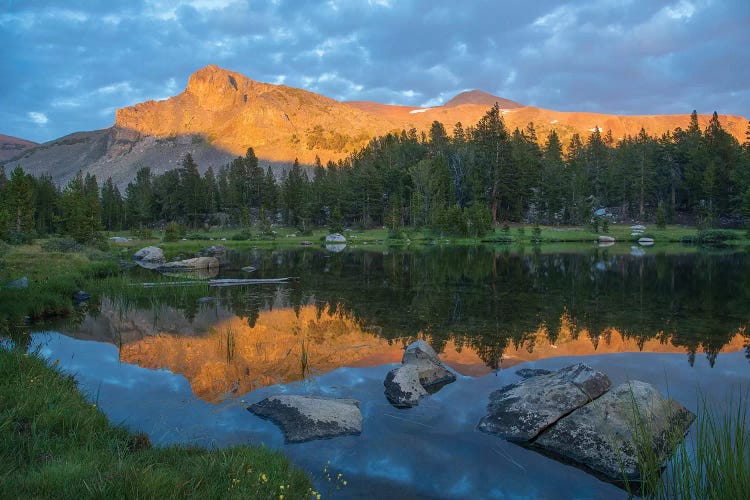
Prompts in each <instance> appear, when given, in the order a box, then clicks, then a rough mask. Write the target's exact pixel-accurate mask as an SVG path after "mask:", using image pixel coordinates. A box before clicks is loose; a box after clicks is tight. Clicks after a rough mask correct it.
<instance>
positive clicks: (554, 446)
mask: <svg viewBox="0 0 750 500" xmlns="http://www.w3.org/2000/svg"><path fill="white" fill-rule="evenodd" d="M636 414H637V415H640V417H641V418H640V419H636V418H635V415H636ZM639 420H640V421H639ZM694 420H695V415H694V414H693V413H692V412H690V411H689V410H688V409H687V408H685V407H684V406H682V405H681V404H680V403H678V402H677V401H674V400H672V399H664V398H663V397H662V395H661V394H660V393H659V391H658V390H657V389H656V388H654V387H653V386H652V385H650V384H647V383H646V382H640V381H636V380H634V381H632V382H629V383H624V384H622V385H619V386H617V387H615V388H614V389H612V390H611V391H610V392H608V393H607V394H605V395H604V396H602V397H600V398H599V399H597V400H596V401H593V402H592V403H589V404H587V405H586V406H584V407H582V408H579V409H577V410H576V411H574V412H573V413H571V414H570V415H568V416H567V417H565V418H563V419H561V420H560V421H559V422H557V423H556V424H555V425H554V426H552V427H550V428H549V429H548V430H547V431H546V432H544V433H543V434H542V435H541V436H540V437H539V439H537V440H536V442H535V445H536V446H539V447H541V448H543V449H544V450H547V451H550V452H553V453H554V454H557V455H561V456H564V457H567V458H569V459H572V460H574V461H575V462H578V463H580V464H583V465H586V466H588V467H590V468H591V469H593V470H595V471H597V472H599V473H601V474H604V475H605V476H607V477H609V478H610V479H612V480H622V479H623V477H627V479H629V480H632V479H638V478H639V477H640V471H639V470H638V453H637V449H638V444H637V443H641V444H645V445H647V446H653V449H654V451H655V453H656V454H657V456H658V462H659V464H660V465H661V463H662V462H664V461H666V460H667V459H668V458H669V457H670V456H671V455H672V453H673V452H674V448H675V446H676V445H677V443H679V441H681V440H682V438H683V437H684V436H685V433H686V432H687V430H688V428H689V427H690V424H692V422H693V421H694Z"/></svg>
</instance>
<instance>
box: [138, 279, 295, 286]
mask: <svg viewBox="0 0 750 500" xmlns="http://www.w3.org/2000/svg"><path fill="white" fill-rule="evenodd" d="M296 279H299V278H297V277H293V276H290V277H286V278H266V279H257V278H256V279H230V278H225V279H214V280H208V281H200V280H193V281H164V282H155V283H131V285H134V286H142V287H146V288H151V287H157V286H190V285H205V284H208V286H240V285H267V284H271V285H273V284H279V283H288V282H290V281H292V280H296Z"/></svg>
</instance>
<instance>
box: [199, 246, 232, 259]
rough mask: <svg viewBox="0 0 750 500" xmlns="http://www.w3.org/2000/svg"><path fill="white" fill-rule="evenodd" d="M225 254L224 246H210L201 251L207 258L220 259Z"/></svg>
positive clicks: (225, 248)
mask: <svg viewBox="0 0 750 500" xmlns="http://www.w3.org/2000/svg"><path fill="white" fill-rule="evenodd" d="M226 253H227V247H225V246H224V245H211V246H210V247H208V248H206V249H205V250H204V251H203V255H205V256H207V257H222V256H224V255H225V254H226Z"/></svg>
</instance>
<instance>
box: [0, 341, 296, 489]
mask: <svg viewBox="0 0 750 500" xmlns="http://www.w3.org/2000/svg"><path fill="white" fill-rule="evenodd" d="M309 488H310V482H309V480H308V478H307V476H306V475H305V474H304V473H302V472H300V471H297V470H295V469H293V468H292V467H291V466H290V465H289V462H288V460H287V459H285V458H284V457H283V456H282V455H281V454H280V453H276V452H271V451H269V450H267V449H265V448H258V447H248V446H237V447H232V448H227V449H220V450H205V449H200V448H181V447H170V448H151V446H150V443H149V441H148V438H146V437H145V436H143V435H133V434H130V433H129V432H127V431H126V430H125V429H122V428H119V427H114V426H112V425H111V424H110V423H109V422H108V421H107V418H106V417H105V416H104V415H103V414H102V413H101V411H99V409H97V408H96V405H95V404H92V403H90V402H89V401H87V400H86V398H84V397H83V395H82V394H81V393H80V392H79V391H78V390H77V386H76V383H75V381H74V380H73V378H72V377H70V376H68V375H65V374H63V373H61V372H60V371H59V370H57V369H56V368H54V367H50V366H48V365H47V364H46V362H45V361H44V360H42V359H40V358H38V357H36V356H34V355H33V354H32V355H29V354H26V353H24V352H23V351H21V350H18V349H4V348H0V498H185V497H198V498H220V497H236V498H279V497H280V496H281V495H284V496H285V498H310V489H309Z"/></svg>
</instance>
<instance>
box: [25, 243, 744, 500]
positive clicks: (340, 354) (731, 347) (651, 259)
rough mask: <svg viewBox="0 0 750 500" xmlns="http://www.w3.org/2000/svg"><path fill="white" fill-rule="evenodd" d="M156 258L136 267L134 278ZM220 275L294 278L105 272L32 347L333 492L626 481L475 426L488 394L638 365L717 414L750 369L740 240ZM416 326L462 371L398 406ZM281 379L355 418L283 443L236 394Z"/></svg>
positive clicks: (493, 489) (245, 259) (321, 255)
mask: <svg viewBox="0 0 750 500" xmlns="http://www.w3.org/2000/svg"><path fill="white" fill-rule="evenodd" d="M247 266H252V267H253V268H255V270H254V271H252V272H247V271H246V270H243V269H242V268H246V267H247ZM156 275H157V273H156V272H155V271H150V270H146V269H140V268H134V269H132V270H131V271H129V274H128V280H129V281H130V282H132V283H142V282H152V281H155V280H156V279H157V278H156ZM204 277H205V276H204ZM211 277H216V278H260V279H264V278H282V277H294V278H295V279H293V280H290V281H288V282H285V283H264V284H252V285H245V286H233V287H209V286H207V285H197V286H185V287H174V286H156V287H153V288H141V287H138V286H134V287H131V288H128V289H124V288H120V289H113V290H112V292H111V294H110V295H106V296H104V297H101V298H100V299H98V300H96V301H92V302H91V303H89V304H88V305H87V306H85V307H83V308H82V309H80V310H79V313H78V314H77V316H76V317H75V318H72V319H69V320H66V321H65V322H62V323H56V324H53V325H50V326H49V327H48V328H49V329H48V330H45V331H37V332H35V333H34V334H33V336H32V339H33V340H32V344H33V346H32V347H37V348H38V349H39V352H40V353H41V355H42V356H44V357H46V358H48V359H50V360H59V365H60V366H61V368H63V369H64V370H65V371H67V372H70V373H72V374H74V376H75V377H76V379H77V380H78V381H79V384H80V387H81V389H82V390H83V391H84V393H86V394H87V396H88V397H89V398H90V399H91V400H92V401H93V402H95V403H96V404H97V406H98V407H99V408H101V409H102V411H103V412H104V413H105V414H106V415H107V416H108V417H109V418H110V419H111V421H112V422H114V423H116V424H122V425H124V426H126V427H127V428H129V429H131V430H133V431H140V432H145V433H147V434H148V436H149V437H150V439H151V441H152V442H153V443H154V445H157V446H158V445H169V444H175V443H185V444H198V445H201V446H205V447H223V446H228V445H231V444H240V443H242V444H244V443H250V444H263V445H265V446H268V447H270V448H273V449H280V450H281V451H283V453H284V454H286V455H287V456H289V457H290V458H291V460H292V461H293V462H294V463H295V464H296V465H297V466H299V467H301V468H302V469H304V470H306V471H307V472H308V473H309V474H310V476H311V478H312V480H313V482H314V483H315V486H316V489H317V490H318V491H320V492H321V493H322V494H323V496H324V497H329V496H334V497H339V498H351V497H355V498H357V497H363V498H364V497H379V498H436V497H437V498H469V497H470V498H548V499H554V498H566V499H567V498H581V499H583V498H627V496H628V494H627V493H626V492H625V491H624V490H623V489H621V488H619V487H617V486H615V485H613V484H611V483H608V482H605V481H602V480H600V479H598V478H597V477H595V476H594V475H592V474H589V473H588V472H586V471H584V470H582V469H581V468H578V467H576V466H574V465H572V464H569V463H565V462H563V461H558V460H556V459H554V458H550V457H548V456H546V455H543V454H541V453H539V452H537V451H535V450H534V449H530V448H527V447H523V446H519V445H517V444H513V443H511V442H508V441H506V440H504V439H502V438H500V437H498V436H494V435H490V434H485V433H482V432H479V431H478V430H477V429H476V427H477V423H478V422H479V420H480V418H481V417H482V416H483V415H485V414H486V407H487V403H488V396H489V394H490V393H491V392H492V391H494V390H496V389H499V388H501V387H503V386H505V385H507V384H511V383H514V382H517V381H519V380H520V377H519V376H518V375H516V373H515V372H516V371H517V370H519V369H521V368H535V369H547V370H557V369H560V368H563V367H565V366H568V365H571V364H574V363H579V362H582V363H586V364H587V365H589V366H591V367H592V368H594V369H597V370H600V371H602V372H604V373H606V374H607V375H608V376H609V377H610V379H611V381H612V385H613V386H616V385H619V384H620V383H622V382H626V381H629V380H641V381H645V382H648V383H650V384H653V385H654V386H655V387H656V388H658V389H659V391H660V392H662V394H665V395H668V396H669V397H671V398H673V399H675V400H677V401H679V402H680V403H682V404H683V405H685V406H686V407H687V408H688V409H690V410H691V411H693V412H694V413H695V412H697V408H698V406H699V402H700V401H701V400H702V399H705V400H706V401H707V402H708V403H709V404H712V405H713V406H714V407H715V408H717V409H718V411H719V412H721V411H728V410H727V408H728V407H729V401H730V399H732V398H734V399H735V400H736V399H737V396H738V395H740V394H741V393H745V394H746V393H747V390H748V389H747V388H748V384H749V381H750V332H746V327H747V324H748V320H750V253H748V252H747V251H746V250H741V251H726V250H725V251H721V250H711V251H709V250H702V249H698V248H696V247H680V246H677V247H669V248H662V247H660V246H658V245H657V246H654V247H650V248H646V249H642V248H640V247H633V248H631V246H630V245H629V244H619V243H618V244H616V245H614V246H610V247H607V248H600V247H598V246H596V245H594V244H592V245H569V246H568V247H562V248H560V247H556V248H554V249H547V248H546V247H544V246H543V247H532V246H525V247H517V246H512V247H511V246H506V247H503V246H454V247H450V246H440V245H435V246H428V247H427V248H421V249H413V250H411V249H408V248H405V247H394V248H389V249H386V250H383V249H379V250H377V251H372V250H368V249H367V247H360V248H343V249H342V248H333V249H326V248H324V247H322V246H317V247H305V248H299V249H284V250H271V249H260V248H252V247H250V246H248V247H247V248H246V249H229V250H228V251H227V253H226V256H225V258H224V261H223V262H222V265H221V266H220V268H219V269H218V271H217V272H215V273H213V274H212V276H211ZM159 279H160V280H161V281H164V280H173V279H175V278H169V277H167V278H163V277H162V278H159ZM136 289H137V292H134V290H136ZM417 339H424V340H426V341H427V342H428V343H429V344H430V345H432V347H433V348H434V349H435V350H436V351H437V352H438V353H440V358H441V360H442V362H443V363H444V364H445V365H446V366H448V367H449V368H450V369H451V370H452V371H454V372H455V373H456V375H457V380H456V381H455V382H453V383H451V384H448V385H445V386H444V387H442V388H441V389H440V390H439V391H437V392H435V393H433V394H430V395H428V396H426V397H424V398H423V399H422V400H421V401H420V403H419V405H418V406H416V407H414V408H409V409H399V408H395V407H394V406H392V405H391V404H390V403H389V402H388V400H387V399H386V397H385V396H384V386H383V381H384V379H385V377H386V374H387V373H388V372H389V371H390V370H392V369H393V368H394V367H396V366H399V364H400V362H401V357H402V355H403V353H404V347H405V346H407V345H408V344H410V343H411V342H412V341H414V340H417ZM278 394H304V395H316V396H326V397H337V398H353V399H356V400H358V401H359V406H360V409H361V412H362V417H363V422H362V433H361V434H360V435H353V436H342V437H336V438H333V439H326V440H316V441H308V442H304V443H297V444H285V442H284V436H283V434H282V432H281V430H280V429H279V428H278V427H277V426H276V425H274V424H273V423H272V422H270V421H268V420H264V419H261V418H259V417H257V416H255V415H253V414H252V413H250V412H249V411H247V409H246V408H247V407H248V406H249V405H251V404H253V403H256V402H258V401H260V400H262V399H264V398H266V397H268V396H272V395H278ZM690 432H693V431H692V430H691V431H690ZM689 437H690V435H688V438H689ZM339 474H341V476H339ZM342 478H343V479H342ZM344 480H345V481H346V485H344V484H343V481H344Z"/></svg>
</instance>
